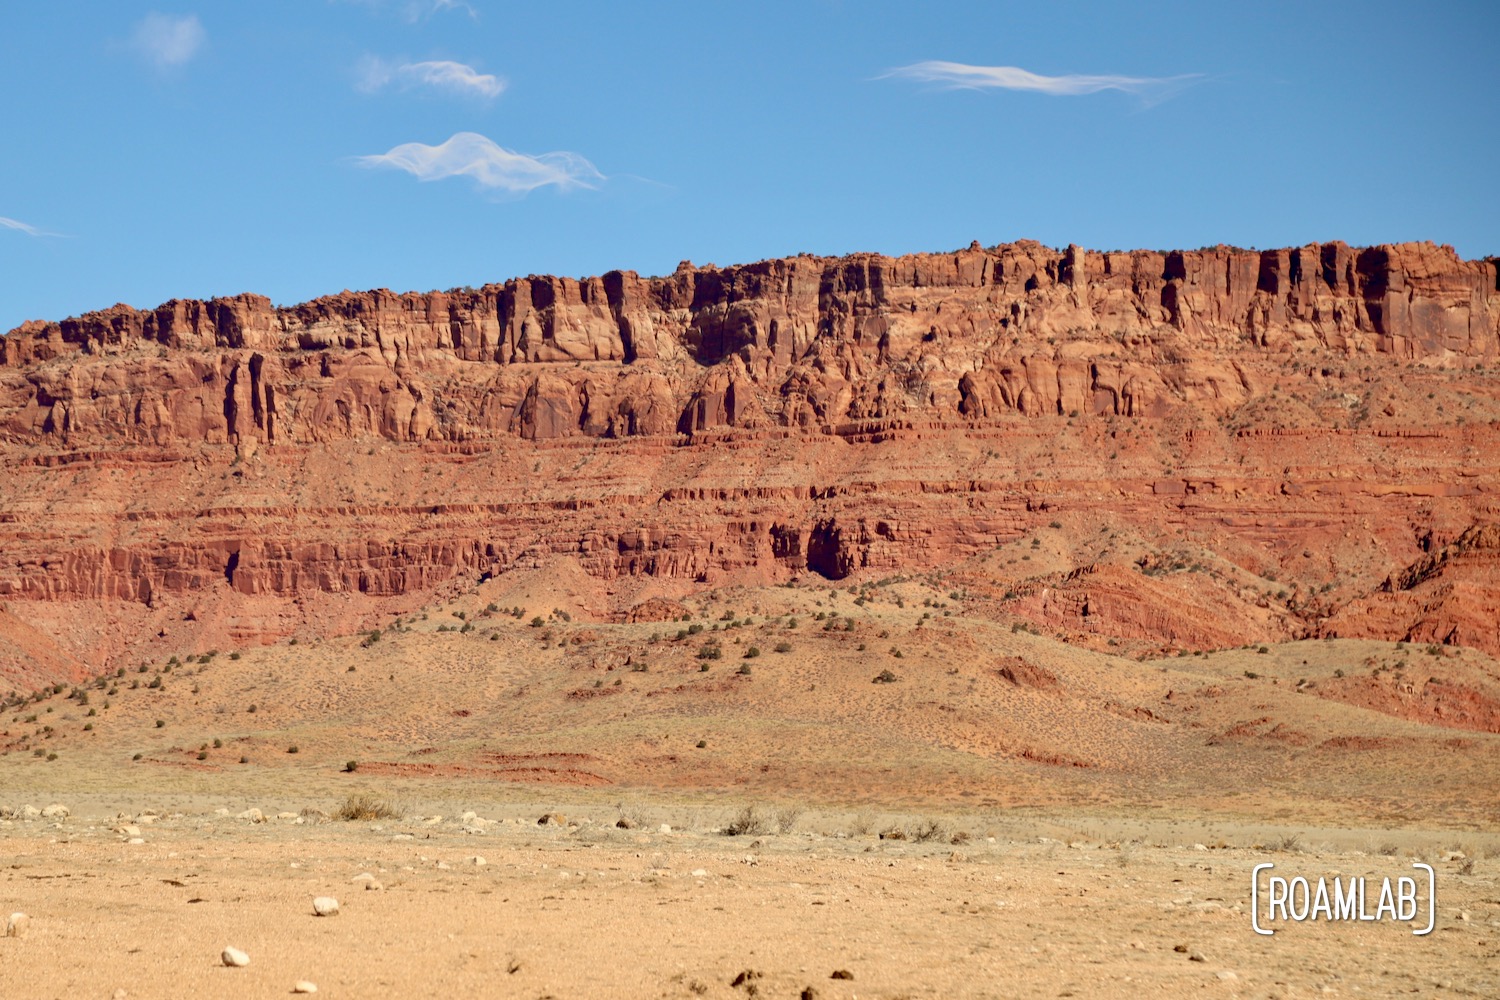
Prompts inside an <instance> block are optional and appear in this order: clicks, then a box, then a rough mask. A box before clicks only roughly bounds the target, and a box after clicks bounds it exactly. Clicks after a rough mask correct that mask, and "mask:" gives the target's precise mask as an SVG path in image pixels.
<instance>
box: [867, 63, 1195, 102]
mask: <svg viewBox="0 0 1500 1000" xmlns="http://www.w3.org/2000/svg"><path fill="white" fill-rule="evenodd" d="M1200 76H1201V74H1198V73H1189V74H1186V75H1183V76H1166V77H1148V76H1090V75H1085V74H1080V73H1070V74H1067V75H1065V76H1043V75H1041V74H1040V73H1032V72H1030V71H1029V70H1024V69H1021V68H1020V67H1018V66H970V65H968V64H966V63H955V62H942V61H940V60H928V61H927V62H919V63H913V64H911V65H910V66H900V67H898V68H896V69H893V70H891V71H890V72H888V73H885V74H884V75H883V76H882V79H886V78H896V79H902V80H915V81H917V82H918V83H936V84H942V85H944V86H945V87H947V88H949V89H954V90H986V89H990V88H1001V89H1004V90H1029V91H1033V92H1035V93H1039V94H1050V95H1052V96H1053V97H1076V96H1079V95H1082V94H1097V93H1099V92H1100V91H1103V90H1120V91H1124V92H1125V93H1127V94H1136V95H1138V96H1141V97H1145V98H1148V99H1150V98H1155V99H1158V100H1159V99H1162V98H1164V97H1166V96H1170V94H1171V93H1175V92H1176V90H1178V89H1180V88H1181V87H1183V86H1186V85H1187V84H1188V83H1189V82H1190V81H1192V80H1196V79H1198V78H1199V77H1200Z"/></svg>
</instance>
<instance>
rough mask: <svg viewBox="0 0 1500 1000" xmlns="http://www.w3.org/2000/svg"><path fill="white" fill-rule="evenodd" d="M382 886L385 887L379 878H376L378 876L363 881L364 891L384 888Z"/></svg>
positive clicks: (376, 890)
mask: <svg viewBox="0 0 1500 1000" xmlns="http://www.w3.org/2000/svg"><path fill="white" fill-rule="evenodd" d="M384 888H385V886H384V885H382V884H381V882H380V879H378V878H372V879H370V881H368V882H366V883H365V891H366V892H379V891H380V890H381V889H384Z"/></svg>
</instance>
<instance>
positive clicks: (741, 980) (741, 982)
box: [729, 969, 760, 990]
mask: <svg viewBox="0 0 1500 1000" xmlns="http://www.w3.org/2000/svg"><path fill="white" fill-rule="evenodd" d="M759 978H760V973H759V972H757V971H755V970H754V969H746V970H745V971H744V972H741V973H740V974H739V975H737V976H735V977H734V979H733V980H732V981H731V982H730V984H729V985H730V986H743V987H745V988H746V989H747V990H748V989H749V988H750V986H751V985H753V983H754V981H755V980H757V979H759Z"/></svg>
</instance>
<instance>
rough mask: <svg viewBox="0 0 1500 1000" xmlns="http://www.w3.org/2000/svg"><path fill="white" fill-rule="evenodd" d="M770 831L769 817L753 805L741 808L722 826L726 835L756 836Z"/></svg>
mask: <svg viewBox="0 0 1500 1000" xmlns="http://www.w3.org/2000/svg"><path fill="white" fill-rule="evenodd" d="M770 832H771V819H770V817H768V816H767V815H766V814H765V813H764V812H763V811H762V810H760V809H757V808H756V807H755V806H746V807H745V808H743V809H741V810H740V811H739V813H738V815H736V816H735V817H734V819H732V820H730V821H729V823H728V825H726V826H725V827H724V836H726V837H745V836H750V837H758V836H760V835H762V834H766V833H770Z"/></svg>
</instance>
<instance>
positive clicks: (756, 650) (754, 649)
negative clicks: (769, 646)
mask: <svg viewBox="0 0 1500 1000" xmlns="http://www.w3.org/2000/svg"><path fill="white" fill-rule="evenodd" d="M759 655H760V647H759V646H751V647H750V648H749V649H747V650H745V659H747V660H753V659H755V658H756V657H757V656H759Z"/></svg>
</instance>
